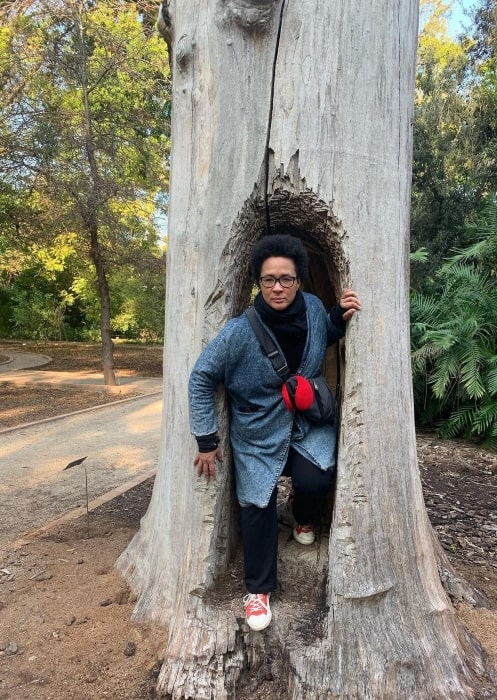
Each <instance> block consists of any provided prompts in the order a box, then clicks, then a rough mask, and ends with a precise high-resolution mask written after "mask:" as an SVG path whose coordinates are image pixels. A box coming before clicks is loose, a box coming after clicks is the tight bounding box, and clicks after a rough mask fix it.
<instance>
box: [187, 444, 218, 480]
mask: <svg viewBox="0 0 497 700" xmlns="http://www.w3.org/2000/svg"><path fill="white" fill-rule="evenodd" d="M216 459H218V460H219V461H220V462H222V461H223V453H222V452H221V450H220V449H219V447H217V448H216V449H215V450H213V451H212V452H199V453H198V454H197V456H196V457H195V459H194V460H193V464H194V466H195V467H196V469H197V474H198V476H202V475H204V477H205V479H206V481H209V479H215V478H216Z"/></svg>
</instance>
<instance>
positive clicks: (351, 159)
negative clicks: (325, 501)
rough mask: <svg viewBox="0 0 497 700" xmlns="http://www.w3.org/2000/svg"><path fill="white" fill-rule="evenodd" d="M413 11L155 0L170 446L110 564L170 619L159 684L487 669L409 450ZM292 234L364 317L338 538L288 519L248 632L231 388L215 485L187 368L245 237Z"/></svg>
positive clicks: (384, 6)
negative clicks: (166, 96)
mask: <svg viewBox="0 0 497 700" xmlns="http://www.w3.org/2000/svg"><path fill="white" fill-rule="evenodd" d="M417 18H418V5H417V2H416V0H400V1H399V0H378V2H376V3H374V4H373V3H364V2H359V0H336V1H334V2H330V0H312V1H311V0H298V2H297V1H296V0H212V1H210V2H205V1H204V2H202V0H188V2H184V1H180V0H170V2H168V3H167V4H166V5H164V6H163V8H162V17H161V26H162V31H163V33H164V35H165V37H166V38H167V40H168V43H169V45H170V58H171V62H172V67H173V127H172V149H173V150H172V182H171V195H170V197H171V210H170V218H169V223H170V235H169V250H168V255H169V262H168V278H167V312H166V343H165V356H164V359H165V361H164V367H165V378H164V382H165V392H164V417H163V426H162V452H161V456H160V469H159V474H158V476H157V481H156V484H155V488H154V492H153V496H152V500H151V504H150V508H149V510H148V512H147V514H146V516H145V518H144V519H143V521H142V525H141V529H140V532H139V533H138V534H137V535H136V537H135V538H134V539H133V541H132V543H131V544H130V546H129V547H128V549H127V550H126V552H124V553H123V555H122V556H121V558H120V560H119V563H118V566H119V568H120V570H121V571H122V572H123V573H124V574H125V576H126V577H127V579H128V581H129V582H130V584H131V586H132V587H133V588H134V589H135V590H136V591H137V593H138V594H139V598H138V603H137V606H136V611H135V617H136V619H152V620H156V621H157V622H159V623H161V624H164V625H165V626H167V630H168V631H167V635H166V638H167V643H166V649H165V661H164V665H163V667H162V671H161V674H160V676H159V681H158V689H159V692H160V693H162V694H163V696H164V697H167V698H196V700H202V699H206V700H207V699H211V698H212V699H214V698H215V699H216V700H220V699H221V698H231V697H233V698H235V697H237V692H238V689H239V687H240V683H241V682H242V681H243V678H244V675H245V676H246V675H247V673H249V674H250V673H251V674H252V675H253V676H255V674H256V669H257V668H258V669H259V673H260V674H262V677H263V676H264V674H267V673H271V674H272V676H273V677H274V678H276V677H277V678H278V679H279V680H280V682H281V684H282V688H283V690H282V691H281V693H282V696H284V694H285V693H286V694H287V695H288V697H291V698H295V699H296V698H312V699H313V700H320V699H323V700H324V699H325V698H327V699H328V698H330V699H331V698H354V700H360V699H361V698H382V699H383V700H385V699H390V700H402V699H404V700H421V699H425V700H432V699H433V698H437V699H439V700H441V699H443V698H451V699H454V698H472V697H474V691H473V689H472V688H474V687H476V685H477V684H478V683H479V682H480V681H481V678H482V677H483V676H484V674H485V666H484V662H483V660H482V656H481V650H480V649H479V647H478V645H477V644H476V642H475V641H474V640H472V639H471V638H470V636H469V635H468V634H467V633H466V631H465V630H464V629H463V628H462V627H461V625H460V624H459V623H458V621H457V617H456V615H455V612H454V609H453V607H452V605H451V603H450V601H449V599H448V598H447V596H446V594H445V592H444V590H443V588H442V586H441V583H440V577H439V572H438V568H437V558H436V556H435V554H434V548H433V543H432V535H431V530H430V525H429V522H428V519H427V515H426V511H425V508H424V503H423V496H422V490H421V484H420V478H419V474H418V469H417V461H416V444H415V430H414V420H413V402H412V387H411V374H410V359H409V358H410V354H409V309H408V270H409V260H408V252H409V251H408V247H409V246H408V217H409V199H410V173H411V121H412V112H413V109H412V104H413V84H414V68H415V51H416V38H417ZM283 230H286V231H291V232H292V233H294V234H295V235H299V236H301V237H302V239H303V240H304V242H305V243H306V245H307V246H308V248H309V251H310V253H311V270H312V275H311V280H310V287H309V288H310V290H311V291H314V292H316V293H318V294H320V295H321V296H322V297H323V298H324V299H325V301H326V302H327V303H328V302H331V301H333V300H334V299H336V297H337V295H338V293H339V291H340V290H341V289H342V288H344V287H346V286H352V287H353V288H355V289H356V290H357V291H358V293H359V295H360V298H361V300H362V303H363V311H362V312H361V313H360V314H358V315H356V316H355V317H354V319H353V320H352V322H351V323H350V325H349V329H348V332H347V337H346V342H345V344H344V347H343V348H342V353H341V355H342V357H341V362H340V363H339V364H340V366H341V369H342V372H341V374H342V385H343V390H342V395H341V426H340V427H341V429H340V440H339V459H338V480H337V487H336V493H335V506H334V510H333V518H332V524H331V530H330V532H329V538H327V537H326V534H327V533H324V535H323V536H322V537H321V546H320V547H316V548H315V549H314V550H313V552H314V553H313V554H311V553H309V552H306V553H300V554H299V553H297V551H296V548H298V545H297V546H296V548H294V547H293V546H292V544H290V543H289V542H288V541H287V540H286V539H285V534H284V529H283V528H282V533H283V534H282V542H281V548H280V551H281V558H282V562H281V564H282V565H281V567H280V579H281V587H282V592H281V595H279V596H275V602H274V604H273V612H274V619H273V622H272V623H271V625H270V626H269V628H268V629H267V630H266V631H265V632H264V633H253V632H250V631H249V630H248V628H247V627H246V626H245V624H244V621H243V618H242V606H241V600H240V599H239V598H236V599H235V600H234V601H232V600H231V597H232V595H233V590H232V588H233V586H232V588H231V589H230V586H229V583H228V580H229V578H230V577H229V576H226V572H227V571H231V570H233V571H235V570H236V566H235V564H233V561H234V559H236V555H237V551H238V537H237V524H236V522H237V521H236V508H235V505H234V498H233V495H232V483H231V470H230V464H229V445H228V444H226V435H227V432H228V431H227V422H228V414H227V411H226V406H225V403H224V397H223V395H222V392H221V393H220V395H219V410H220V413H221V415H222V427H221V433H222V434H223V436H224V438H225V444H224V452H225V454H226V455H227V458H226V459H225V462H224V465H223V467H222V468H221V470H220V473H219V475H218V479H217V482H216V483H215V484H214V485H209V486H207V485H206V484H205V483H204V481H203V480H200V479H197V478H196V476H195V474H194V470H193V467H192V459H193V456H194V454H195V443H194V440H193V439H192V438H191V437H190V436H189V427H188V409H187V395H186V392H187V378H188V375H189V372H190V369H191V367H192V365H193V362H194V361H195V359H196V357H197V356H198V354H199V352H200V350H201V349H202V347H203V346H204V345H205V343H206V342H207V341H209V340H210V339H211V338H212V337H213V335H214V334H215V333H216V332H217V331H218V330H219V329H220V328H221V327H222V325H223V324H224V322H225V321H226V320H227V319H228V318H230V317H231V316H233V315H236V314H239V313H240V312H241V311H242V310H243V309H244V307H245V306H246V305H247V304H248V303H249V298H250V293H251V280H250V276H249V271H248V256H249V252H250V249H251V246H252V245H253V243H254V242H255V241H256V240H258V239H259V238H260V236H261V235H264V234H265V233H267V232H273V233H274V232H276V231H283ZM234 587H235V588H236V583H235V586H234ZM302 592H303V593H304V595H299V594H301V593H302ZM269 657H270V658H271V660H272V661H271V663H269V662H268V658H269ZM268 664H269V667H270V668H269V667H268Z"/></svg>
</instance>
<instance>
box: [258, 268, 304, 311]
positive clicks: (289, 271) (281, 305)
mask: <svg viewBox="0 0 497 700" xmlns="http://www.w3.org/2000/svg"><path fill="white" fill-rule="evenodd" d="M261 277H274V278H276V279H279V278H280V277H294V278H296V279H295V282H294V283H293V286H292V287H283V286H282V285H281V282H276V284H275V285H274V286H273V287H265V286H264V285H263V284H262V283H261V282H260V281H259V286H260V289H261V292H262V296H263V298H264V301H265V302H266V303H267V304H269V306H270V307H271V308H272V309H274V310H275V311H283V310H284V309H286V308H287V307H288V306H290V304H291V303H292V301H293V300H294V299H295V295H296V294H297V292H298V290H299V288H300V280H299V279H298V277H297V270H296V267H295V263H294V261H293V260H292V259H291V258H276V257H275V258H266V259H265V260H264V262H263V263H262V267H261Z"/></svg>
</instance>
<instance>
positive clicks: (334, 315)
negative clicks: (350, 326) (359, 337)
mask: <svg viewBox="0 0 497 700" xmlns="http://www.w3.org/2000/svg"><path fill="white" fill-rule="evenodd" d="M345 311H346V309H342V307H341V306H340V305H339V304H337V305H336V306H334V307H333V308H332V309H331V311H330V313H329V314H328V316H329V317H330V321H331V322H332V324H333V325H334V326H336V327H337V328H340V329H342V330H345V326H346V325H347V322H346V321H344V320H343V315H344V313H345Z"/></svg>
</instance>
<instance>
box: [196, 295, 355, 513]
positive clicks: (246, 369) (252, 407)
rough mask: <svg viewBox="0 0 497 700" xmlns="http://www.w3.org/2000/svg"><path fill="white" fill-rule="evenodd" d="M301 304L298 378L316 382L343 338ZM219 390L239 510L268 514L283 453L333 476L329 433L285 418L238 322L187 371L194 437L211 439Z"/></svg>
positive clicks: (266, 366)
mask: <svg viewBox="0 0 497 700" xmlns="http://www.w3.org/2000/svg"><path fill="white" fill-rule="evenodd" d="M304 297H305V304H306V310H307V325H308V334H307V341H306V345H305V349H304V353H303V356H302V363H301V366H300V368H299V371H298V374H302V375H304V376H305V377H308V378H311V377H315V376H317V375H318V374H320V372H321V367H322V364H323V361H324V356H325V352H326V347H327V346H328V345H331V344H332V343H334V342H335V341H337V340H338V339H339V338H341V337H342V336H343V331H342V330H341V329H339V328H337V327H336V326H334V325H333V323H332V322H331V320H330V318H329V316H328V315H327V313H326V311H325V308H324V306H323V304H322V302H321V300H320V299H318V298H317V297H315V296H314V295H312V294H308V293H304ZM266 328H267V326H266ZM267 330H268V331H269V332H270V333H271V331H270V330H269V328H268V329H267ZM271 335H272V337H273V340H274V341H275V342H276V338H275V337H274V335H273V334H271ZM220 383H223V384H224V386H225V389H226V391H227V392H228V395H229V397H230V408H231V430H230V438H231V446H232V449H233V457H234V462H235V476H236V492H237V498H238V501H239V503H240V505H242V506H245V505H256V506H259V507H265V506H267V504H268V502H269V498H270V496H271V493H272V492H273V489H274V487H275V485H276V482H277V481H278V478H279V477H280V475H281V472H282V471H283V468H284V466H285V463H286V460H287V457H288V451H289V449H290V446H291V447H293V448H294V449H295V450H296V451H297V452H299V453H300V454H302V455H304V457H306V458H307V459H309V460H310V461H311V462H313V463H314V464H315V465H316V466H317V467H319V468H321V469H325V470H327V469H334V467H335V443H336V430H335V426H331V425H315V424H311V423H309V421H307V420H306V419H305V418H304V417H303V416H301V415H300V414H293V413H290V412H289V411H288V409H287V408H286V407H285V405H284V403H283V400H282V398H281V386H282V382H281V379H280V378H279V377H278V375H277V374H276V371H275V370H274V368H273V365H272V364H271V361H270V360H269V358H268V357H267V355H265V354H264V352H263V351H262V349H261V347H260V345H259V342H258V341H257V339H256V337H255V335H254V332H253V330H252V327H251V325H250V322H249V320H248V318H247V317H246V316H245V314H242V315H241V316H239V317H237V318H233V319H231V320H230V321H228V323H227V324H226V325H225V326H224V328H223V329H222V330H221V331H220V332H219V333H218V335H217V336H216V337H215V338H214V339H213V340H212V341H211V342H210V343H209V345H208V346H207V347H206V348H205V350H204V351H203V352H202V353H201V355H200V357H199V358H198V360H197V362H196V363H195V366H194V367H193V370H192V373H191V375H190V381H189V387H188V388H189V405H190V428H191V431H192V433H193V434H194V435H199V436H200V435H210V434H211V433H215V432H217V430H218V420H217V415H216V403H215V393H216V388H217V386H218V384H220Z"/></svg>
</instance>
